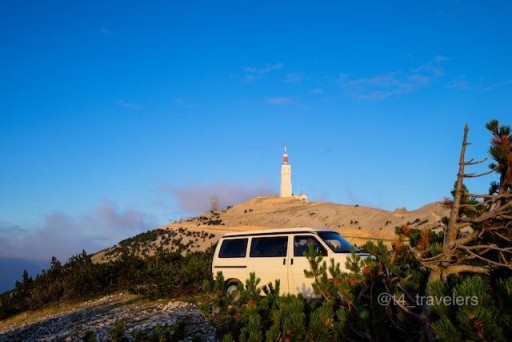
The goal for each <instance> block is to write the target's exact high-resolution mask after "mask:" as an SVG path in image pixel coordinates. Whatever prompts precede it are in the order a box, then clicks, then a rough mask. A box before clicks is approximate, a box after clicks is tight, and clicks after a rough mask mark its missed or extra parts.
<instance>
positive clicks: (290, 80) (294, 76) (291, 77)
mask: <svg viewBox="0 0 512 342" xmlns="http://www.w3.org/2000/svg"><path fill="white" fill-rule="evenodd" d="M302 78H303V77H302V75H301V74H299V73H296V72H291V73H288V74H286V76H285V78H284V83H287V84H298V83H300V82H301V81H302Z"/></svg>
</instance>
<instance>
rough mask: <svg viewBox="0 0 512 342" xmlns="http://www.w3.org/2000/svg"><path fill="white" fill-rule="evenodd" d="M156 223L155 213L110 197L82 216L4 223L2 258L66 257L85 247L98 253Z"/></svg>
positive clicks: (0, 226) (57, 213)
mask: <svg viewBox="0 0 512 342" xmlns="http://www.w3.org/2000/svg"><path fill="white" fill-rule="evenodd" d="M154 224H155V219H154V217H152V215H150V214H147V213H144V212H142V211H140V210H137V209H135V208H131V207H126V208H120V207H119V206H118V205H117V204H116V203H114V202H112V201H109V200H104V201H103V202H101V203H100V204H99V205H97V206H96V207H95V208H93V209H92V210H90V211H89V212H87V213H84V214H82V215H78V216H74V215H71V214H69V213H65V212H62V211H54V212H52V213H50V214H48V215H46V216H45V217H44V219H43V222H42V223H41V224H40V225H36V226H35V227H21V226H19V225H14V224H6V223H4V224H0V246H2V248H1V249H0V258H7V257H8V258H22V259H42V260H50V258H51V257H52V256H55V257H57V258H58V259H60V260H66V259H67V258H69V257H70V256H72V255H76V254H78V253H80V252H81V251H82V250H85V251H86V252H88V253H94V252H97V251H98V250H100V249H103V248H105V247H108V246H110V245H112V244H114V243H117V242H118V241H119V240H121V239H123V238H127V237H130V236H133V235H135V234H137V233H140V232H143V231H145V230H148V229H152V228H153V227H154Z"/></svg>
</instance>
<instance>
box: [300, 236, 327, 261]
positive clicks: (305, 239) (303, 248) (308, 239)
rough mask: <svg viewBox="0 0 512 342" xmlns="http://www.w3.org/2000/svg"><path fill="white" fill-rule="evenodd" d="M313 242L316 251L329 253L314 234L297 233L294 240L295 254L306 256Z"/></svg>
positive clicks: (322, 253)
mask: <svg viewBox="0 0 512 342" xmlns="http://www.w3.org/2000/svg"><path fill="white" fill-rule="evenodd" d="M311 244H312V245H313V248H314V249H315V250H316V251H318V252H320V255H323V256H326V255H327V251H326V250H325V248H324V247H323V246H322V245H321V244H320V242H318V240H317V239H315V238H314V237H313V236H307V235H297V236H295V237H294V240H293V256H296V257H297V256H304V254H305V253H306V252H307V251H308V248H309V247H308V246H309V245H311Z"/></svg>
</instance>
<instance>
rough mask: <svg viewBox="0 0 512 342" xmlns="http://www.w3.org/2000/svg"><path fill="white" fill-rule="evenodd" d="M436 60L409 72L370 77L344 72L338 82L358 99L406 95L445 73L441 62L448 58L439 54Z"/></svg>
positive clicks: (380, 98) (379, 98) (378, 98)
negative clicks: (350, 75) (357, 76)
mask: <svg viewBox="0 0 512 342" xmlns="http://www.w3.org/2000/svg"><path fill="white" fill-rule="evenodd" d="M434 60H435V62H432V63H427V64H424V65H421V66H419V67H417V68H414V69H412V70H411V71H409V72H405V73H404V72H389V73H387V74H382V75H376V76H372V77H369V78H350V77H349V76H348V75H346V74H342V75H340V76H339V78H338V84H339V85H340V87H341V88H342V89H343V90H344V91H345V92H347V93H348V94H349V95H350V96H351V97H353V98H355V99H358V100H382V99H385V98H388V97H390V96H399V95H405V94H408V93H410V92H413V91H416V90H418V89H420V88H422V87H425V86H428V85H429V84H431V83H433V82H436V81H437V80H439V79H440V78H441V77H442V76H443V75H444V69H443V67H442V65H441V64H440V63H441V62H443V61H446V60H448V58H447V57H444V56H438V57H436V58H435V59H434Z"/></svg>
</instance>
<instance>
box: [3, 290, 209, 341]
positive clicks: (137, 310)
mask: <svg viewBox="0 0 512 342" xmlns="http://www.w3.org/2000/svg"><path fill="white" fill-rule="evenodd" d="M118 322H122V325H123V326H124V329H125V333H124V334H123V335H124V337H125V340H128V341H133V340H135V336H136V335H139V336H151V335H152V334H154V333H155V332H158V331H159V330H160V331H163V330H164V329H161V328H157V327H158V326H160V327H162V328H168V330H169V332H174V334H175V337H176V339H177V340H182V341H192V340H193V339H194V340H199V341H215V330H214V328H213V326H212V325H211V324H210V323H209V322H208V320H206V319H205V318H204V317H203V316H202V315H201V312H200V310H199V309H198V308H197V307H196V306H195V305H193V304H191V303H186V302H181V301H170V302H168V301H153V302H150V301H144V300H141V299H138V298H137V297H136V296H133V295H126V294H117V295H111V296H106V297H103V298H100V299H97V300H94V301H88V302H84V303H80V304H66V305H63V306H60V307H49V308H47V309H42V310H38V311H35V312H26V313H24V314H21V315H18V316H15V317H13V318H11V319H8V320H5V321H1V322H0V341H2V342H3V341H6V342H7V341H82V339H83V338H84V337H85V336H86V335H90V336H94V337H95V338H96V340H97V341H109V340H110V334H109V332H111V331H112V330H113V329H115V327H116V325H117V326H119V324H120V323H118ZM180 322H181V323H180ZM178 327H180V328H178Z"/></svg>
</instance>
